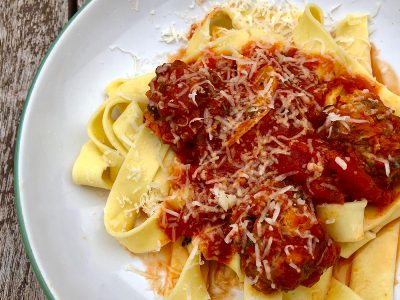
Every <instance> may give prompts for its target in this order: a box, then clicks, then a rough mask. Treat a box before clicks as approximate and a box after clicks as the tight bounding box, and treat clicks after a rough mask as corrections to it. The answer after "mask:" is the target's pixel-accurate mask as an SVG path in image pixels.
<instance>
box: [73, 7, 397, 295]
mask: <svg viewBox="0 0 400 300" xmlns="http://www.w3.org/2000/svg"><path fill="white" fill-rule="evenodd" d="M323 23H324V17H323V12H322V11H321V9H320V8H319V7H318V6H316V5H314V4H308V5H307V6H306V7H305V8H304V9H301V10H300V9H298V8H296V7H294V6H292V5H290V4H287V5H281V6H280V7H278V6H274V5H271V4H268V3H265V2H263V1H258V2H253V1H231V2H229V3H228V4H226V5H225V6H221V7H217V8H215V9H214V10H212V11H211V12H209V14H208V15H207V16H206V17H205V18H204V20H202V21H201V22H200V23H197V24H193V25H192V27H191V30H190V32H189V34H188V44H187V46H186V47H185V48H184V49H182V50H180V51H179V52H178V53H177V54H175V55H174V56H173V57H172V58H171V60H170V61H169V62H166V63H165V64H163V65H160V66H158V67H157V68H156V70H155V72H154V73H151V74H145V75H142V76H139V77H136V78H132V79H117V80H115V81H113V82H112V83H111V84H110V85H109V86H108V87H107V88H106V94H107V99H106V101H104V102H103V103H102V105H101V106H100V107H99V109H98V110H97V111H96V112H95V113H94V115H93V117H92V118H91V120H90V122H89V126H88V133H89V137H90V140H89V141H88V142H87V143H86V144H85V145H84V146H83V147H82V150H81V152H80V154H79V156H78V158H77V160H76V162H75V165H74V168H73V179H74V181H75V182H76V183H77V184H81V185H87V186H93V187H98V188H103V189H109V190H110V194H109V196H108V200H107V203H106V206H105V210H104V224H105V227H106V230H107V232H108V233H109V234H110V235H112V236H113V237H115V238H116V239H117V240H118V241H119V242H120V243H121V244H122V245H123V246H124V247H126V248H127V249H128V250H129V251H130V252H132V253H135V254H141V253H158V255H159V256H161V255H162V253H165V252H168V253H169V254H168V255H169V258H168V260H167V262H166V264H167V266H168V268H167V269H166V274H165V278H164V279H163V283H160V286H161V288H159V289H157V292H158V293H160V294H161V295H162V296H164V297H165V298H166V299H209V298H213V299H214V298H215V299H216V298H218V297H222V298H224V297H226V296H227V294H226V293H229V292H230V290H231V289H230V288H227V291H225V292H224V293H225V294H224V295H222V294H219V296H218V293H217V292H216V291H215V285H216V284H217V285H218V283H217V282H218V281H219V280H220V279H218V276H222V275H221V274H222V273H224V274H225V275H226V277H227V278H228V279H230V282H231V284H230V285H232V286H233V285H236V287H239V289H243V296H244V299H285V300H286V299H392V298H393V286H394V282H395V271H396V258H397V256H396V253H397V243H398V235H399V224H400V223H399V221H397V220H398V218H399V217H400V198H399V197H398V192H397V189H396V187H397V185H398V183H399V179H400V118H399V117H398V115H399V114H400V97H399V96H397V95H396V94H394V93H393V92H391V91H390V90H389V89H388V88H387V87H386V86H385V85H384V82H379V81H378V80H377V79H376V78H377V75H376V73H375V71H374V70H373V66H372V63H371V44H370V42H369V33H368V16H367V15H365V14H364V15H363V14H351V15H348V16H347V17H346V18H345V19H344V20H343V21H341V22H340V23H339V24H337V25H336V26H335V28H334V29H333V31H332V32H328V31H327V30H326V29H325V28H324V24H323ZM166 249H167V250H166ZM156 256H157V254H156ZM217 274H219V275H218V276H217ZM225 275H224V276H225ZM158 280H159V281H160V280H161V279H158ZM228 281H229V280H228ZM221 295H222V296H221Z"/></svg>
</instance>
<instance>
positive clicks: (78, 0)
mask: <svg viewBox="0 0 400 300" xmlns="http://www.w3.org/2000/svg"><path fill="white" fill-rule="evenodd" d="M86 1H87V0H77V6H78V9H79V8H80V7H81V6H82V5H83V4H85V2H86Z"/></svg>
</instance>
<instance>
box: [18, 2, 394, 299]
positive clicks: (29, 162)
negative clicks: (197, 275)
mask: <svg viewBox="0 0 400 300" xmlns="http://www.w3.org/2000/svg"><path fill="white" fill-rule="evenodd" d="M300 2H301V3H303V2H302V1H300ZM315 2H317V4H319V5H321V6H322V7H323V8H324V10H325V11H329V9H331V8H332V7H334V6H335V5H333V4H332V1H328V0H324V1H315ZM343 2H345V3H343V5H342V6H340V7H339V8H338V9H336V10H335V12H334V16H335V18H340V17H342V16H344V15H345V14H346V13H348V12H369V13H372V14H375V13H376V12H377V10H378V7H379V5H377V3H380V2H377V1H375V0H373V1H366V0H358V1H357V0H355V1H343ZM135 3H136V1H135V0H134V1H132V0H114V1H109V0H95V1H92V2H90V3H89V4H88V5H87V6H86V8H84V9H83V10H82V11H81V12H80V13H79V14H78V16H77V17H76V18H74V20H73V21H71V22H70V23H69V24H68V26H67V27H66V29H65V30H64V31H63V33H62V34H61V35H60V36H59V38H58V39H57V41H56V42H55V44H54V45H53V46H52V47H51V49H50V50H49V52H48V54H47V56H46V59H45V60H44V63H43V64H42V66H41V67H40V68H39V71H38V73H37V76H36V78H35V80H34V82H33V84H32V87H31V90H30V92H29V95H28V97H27V100H26V104H25V110H24V113H23V116H22V123H21V126H20V128H19V135H18V142H17V150H16V159H15V191H16V199H17V200H16V205H17V209H18V215H19V222H20V227H21V232H22V235H23V238H24V243H25V246H26V250H27V252H28V254H29V257H30V259H31V262H32V265H33V267H34V270H35V272H36V275H37V277H38V279H39V281H40V283H41V285H42V287H43V289H44V291H45V293H46V294H47V296H48V297H49V298H56V299H85V298H86V299H153V298H154V295H153V293H152V292H151V291H150V290H149V288H148V285H147V282H146V280H145V279H143V278H142V277H140V276H138V275H136V274H134V273H131V272H129V271H126V267H127V266H128V265H131V264H134V265H138V264H139V263H138V262H137V261H136V260H135V259H134V258H132V257H131V256H130V255H129V254H128V252H127V251H126V250H124V249H123V248H122V247H121V246H119V244H118V242H117V241H115V240H114V239H113V238H111V237H109V236H108V235H107V234H106V232H105V230H104V227H103V222H102V214H103V207H104V204H105V199H106V193H104V192H101V191H98V190H95V189H88V188H84V187H80V186H76V185H74V184H73V183H72V180H71V167H72V164H73V162H74V160H75V158H76V156H77V154H78V152H79V150H80V147H81V146H82V144H83V143H84V142H85V141H86V140H87V135H86V124H87V122H88V119H89V117H90V115H91V114H92V113H93V112H94V111H95V109H96V108H97V107H98V106H99V104H100V103H101V101H102V100H103V94H102V90H103V88H104V87H105V86H106V85H107V83H108V82H110V81H111V80H112V79H114V78H117V77H126V76H130V75H134V73H135V72H136V73H138V72H140V71H145V70H140V69H141V68H142V67H143V66H142V65H141V64H139V66H138V67H139V69H138V70H136V71H135V70H134V61H133V59H132V57H131V56H130V55H128V54H126V53H125V54H124V53H122V52H121V51H119V50H114V51H113V50H112V49H113V46H118V47H120V48H122V49H125V50H129V51H132V52H134V53H136V54H138V55H139V56H140V57H142V58H147V59H151V58H155V57H157V58H158V59H159V58H160V57H159V54H160V53H162V52H165V51H172V50H173V49H177V48H178V47H179V45H177V44H174V45H165V44H164V43H161V42H159V40H160V36H161V29H162V28H166V27H168V26H169V25H171V24H172V22H175V27H176V28H181V29H182V30H184V31H186V30H187V29H188V26H189V23H187V21H188V20H189V17H190V16H196V15H198V16H200V15H203V14H204V11H203V10H202V9H199V8H197V9H191V8H190V5H191V3H192V1H191V0H190V1H189V0H169V1H165V0H146V1H144V0H142V1H140V2H138V3H139V10H136V4H135ZM329 3H330V4H329ZM334 4H335V3H334ZM152 10H154V12H155V14H154V15H153V14H152V13H151V11H152ZM182 16H185V18H182ZM188 16H189V17H188ZM158 26H159V27H158ZM399 26H400V2H399V1H397V0H386V1H385V2H383V3H382V6H381V8H380V11H379V13H378V15H377V16H376V18H375V19H374V25H373V28H374V29H375V32H374V33H373V35H372V40H373V41H374V43H375V44H376V45H377V46H378V48H380V49H381V50H382V52H381V56H382V57H383V58H384V59H385V60H387V61H390V62H391V64H392V65H393V66H394V68H395V69H396V70H397V71H398V73H399V74H400V55H398V49H399V47H400V35H399V34H398V28H399ZM155 66H156V62H154V61H153V65H151V62H150V64H149V61H147V64H146V66H144V67H145V68H144V69H146V68H147V69H149V68H154V67H155ZM139 265H140V264H139Z"/></svg>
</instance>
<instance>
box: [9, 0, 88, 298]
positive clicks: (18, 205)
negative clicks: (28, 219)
mask: <svg viewBox="0 0 400 300" xmlns="http://www.w3.org/2000/svg"><path fill="white" fill-rule="evenodd" d="M92 1H93V0H86V1H85V3H84V4H83V5H82V6H81V8H80V9H79V10H78V11H77V12H76V13H75V14H74V15H73V16H72V18H71V19H69V20H68V22H67V23H66V24H65V26H64V27H63V29H62V30H61V31H60V33H59V34H58V36H57V37H56V38H55V39H54V41H53V42H52V43H51V45H50V47H49V49H48V50H47V52H46V54H45V56H44V58H43V59H42V61H41V63H40V65H39V67H38V69H37V71H36V74H35V77H34V78H33V81H32V84H31V85H30V87H29V90H28V94H27V96H26V99H25V102H24V106H23V108H22V112H21V117H20V124H19V126H18V131H17V139H16V144H15V152H14V195H15V207H16V210H17V218H18V224H19V231H20V233H21V236H22V241H23V243H24V246H25V251H26V253H27V254H28V258H29V260H30V262H31V265H32V268H33V271H34V272H35V275H36V278H37V279H38V281H39V284H40V286H41V287H42V289H43V291H44V294H45V295H46V297H47V299H50V300H53V299H54V300H55V299H56V298H55V296H54V295H53V293H52V292H51V290H50V288H49V286H48V284H47V282H46V280H45V279H44V277H43V275H42V273H41V270H40V268H39V266H38V263H37V261H36V259H35V255H34V254H33V251H32V247H31V244H30V241H29V237H28V234H27V230H26V226H25V221H24V215H23V213H22V207H21V196H20V189H19V188H20V183H19V156H20V146H21V145H20V144H21V136H22V127H23V125H24V120H25V115H26V111H27V108H28V106H29V102H30V99H31V96H32V92H33V90H34V88H35V86H36V82H37V80H38V78H39V75H40V73H41V71H42V69H43V66H44V65H45V64H46V61H47V59H48V57H49V56H50V54H51V52H52V51H53V49H54V47H55V46H56V45H57V44H58V42H59V41H60V39H61V37H62V36H63V34H64V33H65V31H66V30H67V29H68V28H69V27H70V25H71V24H72V23H73V22H74V20H75V19H76V18H77V17H78V15H80V14H81V12H82V11H83V10H84V9H85V8H86V7H87V5H88V4H89V3H90V2H92Z"/></svg>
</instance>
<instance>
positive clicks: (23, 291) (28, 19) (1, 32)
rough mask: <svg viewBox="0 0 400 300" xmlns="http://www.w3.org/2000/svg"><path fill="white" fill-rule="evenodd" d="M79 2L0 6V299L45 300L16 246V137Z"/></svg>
mask: <svg viewBox="0 0 400 300" xmlns="http://www.w3.org/2000/svg"><path fill="white" fill-rule="evenodd" d="M83 2H84V0H40V1H37V0H1V1H0V299H45V296H44V293H43V291H42V289H41V288H40V286H39V284H38V282H37V280H36V277H35V275H34V273H33V271H32V267H31V264H30V262H29V260H28V258H27V256H26V253H25V249H24V246H23V244H22V240H21V235H20V232H19V227H18V222H17V216H16V210H15V205H14V189H13V162H14V148H15V140H16V131H17V127H18V124H19V117H20V114H21V110H22V106H23V104H24V101H25V98H26V95H27V91H28V88H29V86H30V84H31V82H32V80H33V77H34V75H35V72H36V69H37V67H38V65H39V63H40V61H41V60H42V58H43V56H44V55H45V53H46V51H47V49H48V47H49V46H50V44H51V42H52V41H53V40H54V38H55V37H56V36H57V35H58V33H59V32H60V30H61V28H62V27H63V26H64V25H65V23H66V22H67V21H68V19H69V18H70V17H71V16H72V15H73V14H74V13H75V12H76V11H77V9H78V8H79V7H80V6H81V5H82V3H83Z"/></svg>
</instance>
